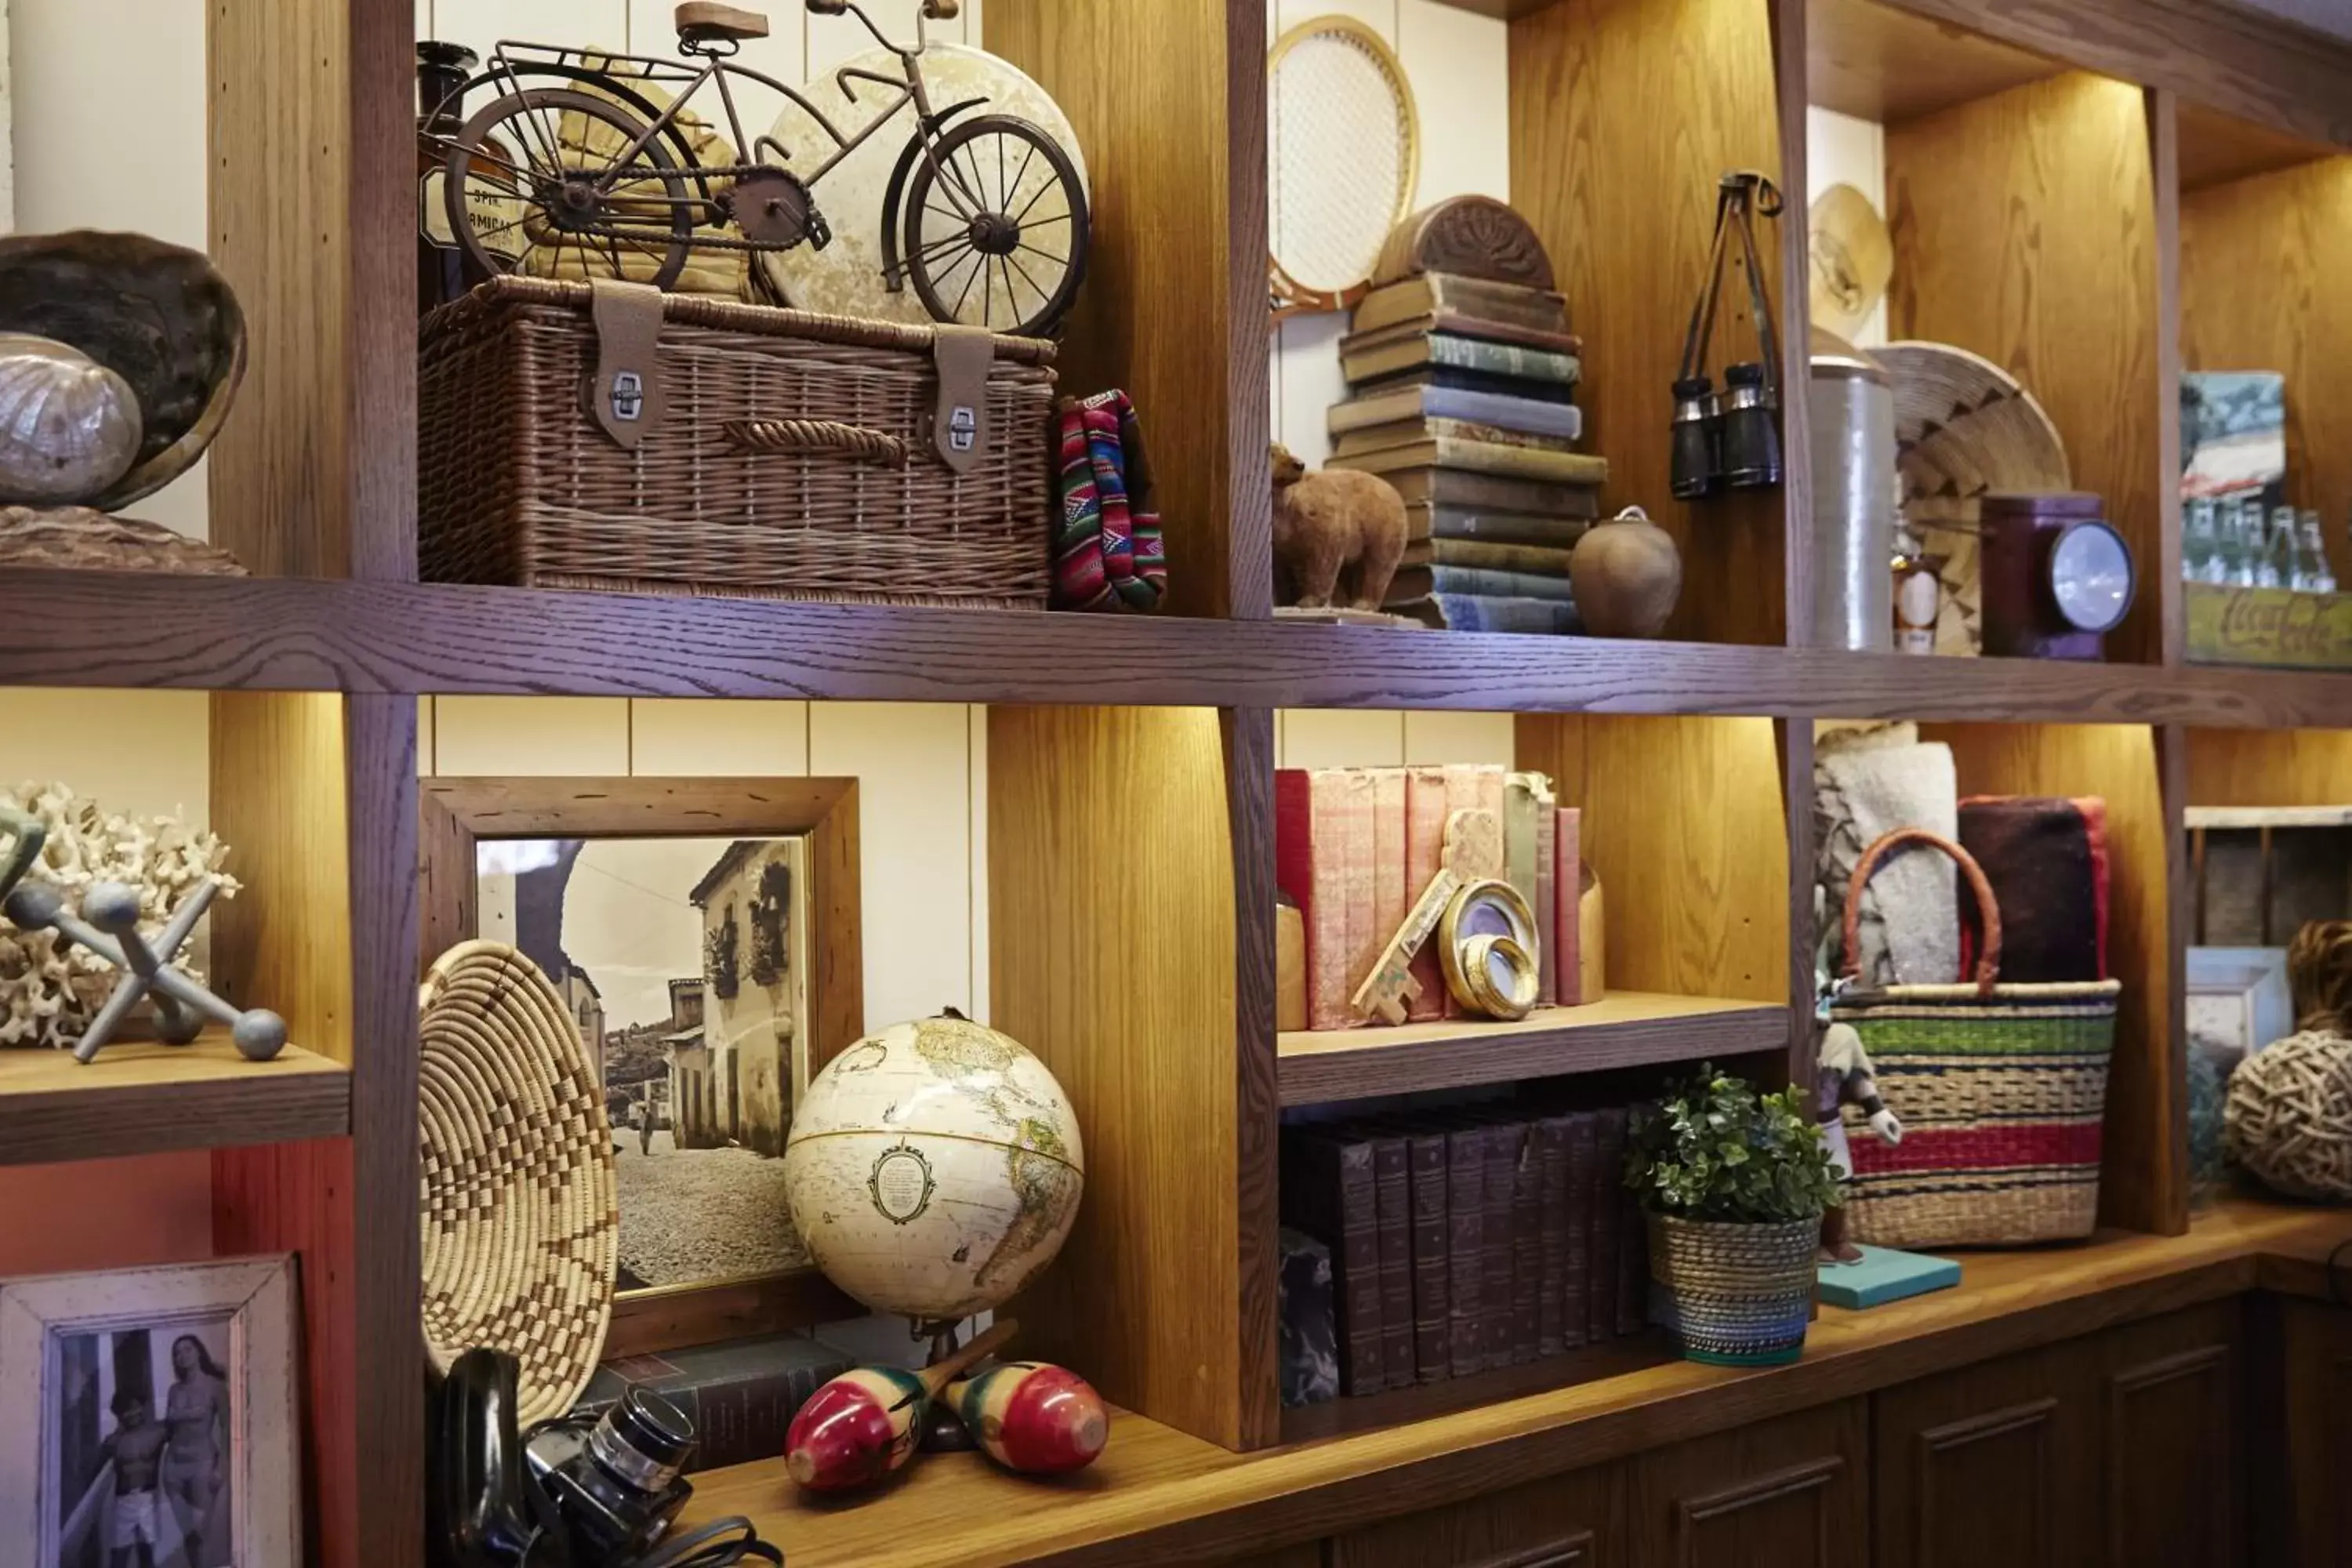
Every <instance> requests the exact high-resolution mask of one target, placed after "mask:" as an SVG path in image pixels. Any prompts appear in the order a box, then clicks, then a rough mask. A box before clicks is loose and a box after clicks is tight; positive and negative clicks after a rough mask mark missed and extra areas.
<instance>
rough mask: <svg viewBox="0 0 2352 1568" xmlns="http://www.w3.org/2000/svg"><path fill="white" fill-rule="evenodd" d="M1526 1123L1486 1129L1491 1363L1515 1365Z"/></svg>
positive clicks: (1486, 1340)
mask: <svg viewBox="0 0 2352 1568" xmlns="http://www.w3.org/2000/svg"><path fill="white" fill-rule="evenodd" d="M1527 1134H1528V1130H1527V1128H1526V1126H1525V1125H1524V1124H1522V1123H1518V1122H1512V1123H1510V1124H1508V1125H1506V1126H1499V1127H1489V1128H1487V1129H1486V1283H1485V1285H1484V1287H1483V1289H1484V1290H1485V1295H1484V1297H1483V1298H1482V1300H1481V1305H1480V1310H1479V1316H1480V1320H1481V1321H1482V1323H1483V1325H1484V1331H1483V1334H1482V1343H1483V1345H1484V1348H1485V1352H1486V1360H1485V1363H1484V1364H1485V1366H1486V1367H1487V1368H1490V1369H1491V1368H1494V1367H1498V1366H1508V1365H1510V1364H1511V1331H1512V1325H1513V1323H1514V1321H1516V1314H1515V1313H1514V1312H1513V1310H1512V1305H1511V1264H1512V1260H1513V1259H1512V1236H1511V1218H1512V1212H1511V1211H1512V1205H1513V1204H1514V1202H1515V1201H1516V1197H1517V1187H1518V1181H1519V1146H1520V1145H1521V1144H1523V1143H1525V1142H1527Z"/></svg>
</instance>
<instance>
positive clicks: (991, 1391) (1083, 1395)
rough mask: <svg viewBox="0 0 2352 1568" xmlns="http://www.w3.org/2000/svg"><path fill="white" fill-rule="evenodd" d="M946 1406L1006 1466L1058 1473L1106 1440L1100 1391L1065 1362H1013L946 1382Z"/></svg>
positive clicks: (1087, 1459) (1084, 1461) (1076, 1465)
mask: <svg viewBox="0 0 2352 1568" xmlns="http://www.w3.org/2000/svg"><path fill="white" fill-rule="evenodd" d="M947 1404H948V1405H949V1407H950V1408H951V1409H953V1410H954V1411H955V1413H956V1414H957V1415H960V1416H961V1417H962V1418H963V1425H964V1429H965V1430H966V1431H968V1432H970V1433H971V1435H972V1436H973V1437H974V1438H976V1439H977V1440H978V1441H979V1443H980V1447H981V1449H982V1452H984V1453H985V1454H987V1456H988V1457H989V1458H992V1459H994V1460H995V1461H996V1462H997V1463H998V1464H1000V1465H1003V1467H1004V1468H1006V1469H1008V1470H1018V1471H1020V1472H1021V1473H1022V1474H1023V1475H1029V1476H1059V1475H1066V1474H1067V1473H1068V1472H1070V1471H1072V1470H1083V1469H1085V1468H1087V1466H1088V1465H1091V1464H1093V1463H1094V1462H1095V1458H1096V1456H1097V1455H1098V1454H1100V1453H1101V1452H1102V1451H1103V1445H1104V1444H1105V1443H1106V1442H1108V1441H1109V1439H1110V1416H1109V1415H1108V1414H1107V1413H1106V1412H1105V1411H1104V1409H1103V1402H1102V1395H1100V1394H1097V1393H1096V1392H1095V1391H1094V1388H1093V1386H1092V1385H1091V1384H1088V1383H1087V1380H1086V1379H1085V1378H1083V1377H1080V1376H1079V1375H1078V1374H1077V1373H1075V1372H1072V1371H1070V1370H1069V1369H1068V1368H1066V1367H1059V1366H1049V1365H1047V1364H1046V1363H1043V1362H1034V1361H1013V1362H1006V1363H1003V1364H1002V1365H1000V1366H992V1367H991V1368H989V1369H988V1370H987V1371H986V1372H983V1373H976V1374H974V1375H973V1376H971V1377H969V1378H966V1379H964V1380H962V1381H961V1382H958V1383H955V1384H951V1385H950V1387H949V1389H948V1393H947Z"/></svg>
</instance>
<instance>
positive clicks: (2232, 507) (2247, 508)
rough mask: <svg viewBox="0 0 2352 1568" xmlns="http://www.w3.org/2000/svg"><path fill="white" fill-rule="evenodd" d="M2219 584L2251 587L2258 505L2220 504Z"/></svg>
mask: <svg viewBox="0 0 2352 1568" xmlns="http://www.w3.org/2000/svg"><path fill="white" fill-rule="evenodd" d="M2221 509H2222V512H2221V581H2222V582H2224V583H2226V584H2229V585H2230V586H2231V587H2233V588H2251V587H2252V586H2253V585H2254V545H2255V535H2256V534H2257V533H2258V532H2259V531H2260V530H2261V527H2262V503H2261V502H2260V501H2256V502H2254V503H2252V505H2249V504H2248V503H2246V502H2245V501H2243V500H2226V501H2223V502H2222V503H2221Z"/></svg>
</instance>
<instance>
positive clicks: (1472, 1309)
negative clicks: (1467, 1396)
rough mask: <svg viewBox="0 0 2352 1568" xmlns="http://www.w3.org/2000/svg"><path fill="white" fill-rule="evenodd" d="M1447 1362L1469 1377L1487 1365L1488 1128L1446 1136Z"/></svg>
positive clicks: (1457, 1373)
mask: <svg viewBox="0 0 2352 1568" xmlns="http://www.w3.org/2000/svg"><path fill="white" fill-rule="evenodd" d="M1445 1239H1446V1249H1445V1278H1446V1285H1447V1289H1448V1291H1449V1295H1448V1298H1447V1300H1446V1327H1445V1331H1446V1363H1447V1365H1448V1366H1449V1367H1450V1368H1451V1369H1452V1371H1453V1375H1454V1376H1455V1377H1463V1376H1466V1375H1467V1374H1469V1373H1474V1372H1477V1371H1480V1370H1482V1369H1483V1368H1484V1367H1485V1366H1486V1339H1485V1337H1484V1330H1485V1328H1486V1317H1485V1315H1484V1314H1485V1309H1486V1129H1485V1128H1484V1127H1472V1126H1457V1127H1454V1128H1452V1129H1450V1130H1448V1131H1447V1132H1446V1134H1445Z"/></svg>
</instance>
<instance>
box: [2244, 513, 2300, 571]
mask: <svg viewBox="0 0 2352 1568" xmlns="http://www.w3.org/2000/svg"><path fill="white" fill-rule="evenodd" d="M2294 542H2295V528H2294V508H2293V507H2291V506H2282V507H2274V508H2273V509H2272V510H2271V527H2270V532H2269V534H2268V535H2267V536H2265V538H2264V539H2263V555H2262V559H2261V560H2260V561H2259V562H2257V563H2255V566H2254V574H2255V576H2256V578H2257V579H2258V580H2259V582H2260V585H2261V586H2263V587H2265V588H2284V587H2288V586H2290V585H2291V584H2293V582H2294V578H2295V577H2296V575H2297V572H2296V570H2295V547H2294Z"/></svg>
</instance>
